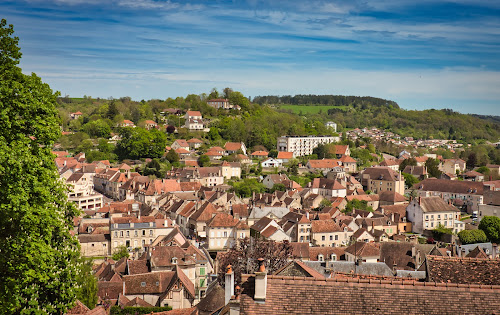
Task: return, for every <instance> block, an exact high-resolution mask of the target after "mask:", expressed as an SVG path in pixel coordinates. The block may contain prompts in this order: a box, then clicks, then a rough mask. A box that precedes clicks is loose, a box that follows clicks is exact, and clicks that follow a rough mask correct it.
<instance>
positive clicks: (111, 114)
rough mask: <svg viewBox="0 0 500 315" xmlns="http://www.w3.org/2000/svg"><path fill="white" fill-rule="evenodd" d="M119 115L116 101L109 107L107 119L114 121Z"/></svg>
mask: <svg viewBox="0 0 500 315" xmlns="http://www.w3.org/2000/svg"><path fill="white" fill-rule="evenodd" d="M118 114H120V111H119V110H118V107H117V106H116V101H115V100H112V101H111V102H110V103H109V105H108V112H107V113H106V117H107V118H109V119H111V120H113V119H114V118H115V117H116V115H118Z"/></svg>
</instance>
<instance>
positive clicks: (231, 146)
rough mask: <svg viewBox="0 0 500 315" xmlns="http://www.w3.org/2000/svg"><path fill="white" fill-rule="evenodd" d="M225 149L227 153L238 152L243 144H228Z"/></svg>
mask: <svg viewBox="0 0 500 315" xmlns="http://www.w3.org/2000/svg"><path fill="white" fill-rule="evenodd" d="M224 148H225V149H226V150H227V151H238V150H240V149H241V148H242V143H241V142H226V144H225V145H224Z"/></svg>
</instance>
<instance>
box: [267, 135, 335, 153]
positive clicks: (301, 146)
mask: <svg viewBox="0 0 500 315" xmlns="http://www.w3.org/2000/svg"><path fill="white" fill-rule="evenodd" d="M338 141H340V138H339V137H332V136H284V137H279V138H278V141H277V147H278V151H285V152H293V156H294V157H297V156H304V155H310V154H312V152H313V150H314V149H315V148H316V147H317V146H318V145H320V144H328V143H332V142H338Z"/></svg>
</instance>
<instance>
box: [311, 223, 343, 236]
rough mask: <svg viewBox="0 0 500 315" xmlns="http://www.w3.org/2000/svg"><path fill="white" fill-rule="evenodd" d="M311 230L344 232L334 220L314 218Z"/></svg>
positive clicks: (315, 231) (314, 231)
mask: <svg viewBox="0 0 500 315" xmlns="http://www.w3.org/2000/svg"><path fill="white" fill-rule="evenodd" d="M311 232H313V233H332V232H342V229H341V228H340V226H339V225H338V224H337V223H335V222H334V221H333V220H313V221H312V223H311Z"/></svg>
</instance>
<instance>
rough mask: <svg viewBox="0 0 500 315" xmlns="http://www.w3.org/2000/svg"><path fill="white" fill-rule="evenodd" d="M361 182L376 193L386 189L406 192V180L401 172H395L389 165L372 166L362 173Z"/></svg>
mask: <svg viewBox="0 0 500 315" xmlns="http://www.w3.org/2000/svg"><path fill="white" fill-rule="evenodd" d="M361 184H362V185H363V187H366V190H370V191H372V192H373V193H375V194H378V193H381V192H384V191H395V192H397V193H399V194H401V195H404V193H405V180H404V177H403V176H402V175H401V172H395V171H394V170H392V169H390V168H388V167H370V168H367V169H365V170H364V171H363V173H362V174H361Z"/></svg>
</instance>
